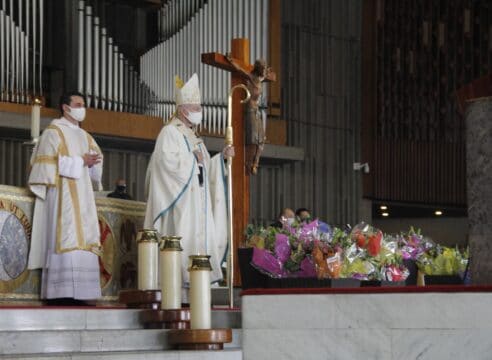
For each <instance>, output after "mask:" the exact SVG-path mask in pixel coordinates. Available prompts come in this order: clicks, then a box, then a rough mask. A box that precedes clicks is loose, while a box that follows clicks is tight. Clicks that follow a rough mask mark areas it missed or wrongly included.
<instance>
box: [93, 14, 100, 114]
mask: <svg viewBox="0 0 492 360" xmlns="http://www.w3.org/2000/svg"><path fill="white" fill-rule="evenodd" d="M99 40H100V38H99V18H98V17H97V16H94V107H95V108H98V107H99V100H100V97H99V94H100V93H99V78H100V75H99V64H100V59H99Z"/></svg>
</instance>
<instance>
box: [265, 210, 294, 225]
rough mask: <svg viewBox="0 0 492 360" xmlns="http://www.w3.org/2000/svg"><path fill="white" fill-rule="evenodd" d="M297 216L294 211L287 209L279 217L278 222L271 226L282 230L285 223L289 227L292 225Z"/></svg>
mask: <svg viewBox="0 0 492 360" xmlns="http://www.w3.org/2000/svg"><path fill="white" fill-rule="evenodd" d="M295 216H296V214H295V213H294V210H292V209H291V208H288V207H286V208H284V209H283V210H282V211H281V212H280V214H279V215H278V217H277V221H275V222H274V223H272V224H271V225H270V226H273V227H276V228H281V227H283V224H284V223H287V224H288V225H292V224H293V222H294V221H295V219H296V218H295Z"/></svg>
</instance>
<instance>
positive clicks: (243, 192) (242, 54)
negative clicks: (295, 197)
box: [202, 39, 276, 286]
mask: <svg viewBox="0 0 492 360" xmlns="http://www.w3.org/2000/svg"><path fill="white" fill-rule="evenodd" d="M231 56H232V58H233V60H234V62H235V63H236V64H237V65H239V66H240V67H241V68H242V69H244V70H245V71H246V72H251V70H253V65H251V64H250V63H249V40H248V39H232V41H231ZM202 62H203V63H204V64H207V65H211V66H215V67H218V68H220V69H222V70H226V71H230V72H231V87H233V86H235V85H238V84H246V79H245V77H244V75H243V74H241V73H240V72H238V71H237V70H236V69H234V67H233V66H232V65H231V64H230V63H229V61H228V60H227V59H226V57H225V56H224V55H222V54H220V53H206V54H202ZM275 78H276V75H275V73H274V72H270V73H269V75H268V76H267V78H266V80H267V81H275ZM243 97H244V94H243V92H242V91H236V92H234V94H233V98H232V119H233V121H234V123H233V126H234V132H233V137H234V138H233V142H234V150H235V153H236V154H235V156H234V161H233V163H232V192H233V200H232V208H233V226H234V235H233V238H234V248H233V249H232V251H233V254H234V256H235V257H236V258H237V255H236V254H237V248H238V245H239V244H241V242H242V240H243V238H244V229H245V228H246V225H247V224H248V220H249V172H248V170H247V169H246V156H245V155H246V151H245V139H244V134H245V123H244V115H243V113H244V111H243V107H242V104H241V99H242V98H243ZM234 285H235V286H240V285H241V283H240V273H239V267H238V262H237V261H235V262H234Z"/></svg>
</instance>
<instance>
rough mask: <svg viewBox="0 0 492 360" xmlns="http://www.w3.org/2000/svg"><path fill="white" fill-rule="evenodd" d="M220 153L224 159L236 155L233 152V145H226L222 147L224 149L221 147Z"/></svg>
mask: <svg viewBox="0 0 492 360" xmlns="http://www.w3.org/2000/svg"><path fill="white" fill-rule="evenodd" d="M222 155H223V156H224V158H226V159H228V158H232V157H234V155H236V154H235V152H234V146H232V145H227V146H226V147H224V149H222Z"/></svg>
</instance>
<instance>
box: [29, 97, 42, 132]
mask: <svg viewBox="0 0 492 360" xmlns="http://www.w3.org/2000/svg"><path fill="white" fill-rule="evenodd" d="M40 121H41V105H40V104H39V103H38V102H37V100H35V102H34V104H33V105H32V108H31V139H32V140H33V141H35V140H36V139H37V138H39V127H40Z"/></svg>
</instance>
